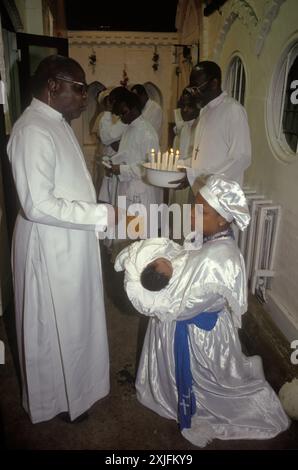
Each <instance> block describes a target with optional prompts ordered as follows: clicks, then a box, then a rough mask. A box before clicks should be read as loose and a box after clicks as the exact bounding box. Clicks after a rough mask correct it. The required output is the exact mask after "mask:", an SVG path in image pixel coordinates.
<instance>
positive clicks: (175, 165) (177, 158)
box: [173, 150, 179, 170]
mask: <svg viewBox="0 0 298 470" xmlns="http://www.w3.org/2000/svg"><path fill="white" fill-rule="evenodd" d="M177 152H178V153H177ZM177 152H176V155H175V163H174V168H173V170H177V163H178V160H179V151H178V150H177Z"/></svg>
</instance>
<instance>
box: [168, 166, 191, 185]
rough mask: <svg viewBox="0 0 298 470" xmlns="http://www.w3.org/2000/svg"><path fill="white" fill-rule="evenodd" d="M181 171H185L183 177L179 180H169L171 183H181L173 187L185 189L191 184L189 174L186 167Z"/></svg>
mask: <svg viewBox="0 0 298 470" xmlns="http://www.w3.org/2000/svg"><path fill="white" fill-rule="evenodd" d="M179 171H181V173H184V176H183V177H182V178H180V179H179V180H174V181H169V183H171V184H177V183H180V184H179V185H178V186H176V187H175V188H171V189H175V190H176V189H185V188H188V187H189V186H190V184H189V181H188V178H187V175H186V169H185V168H181V169H180V170H179Z"/></svg>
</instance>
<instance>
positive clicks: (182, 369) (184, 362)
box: [174, 311, 219, 431]
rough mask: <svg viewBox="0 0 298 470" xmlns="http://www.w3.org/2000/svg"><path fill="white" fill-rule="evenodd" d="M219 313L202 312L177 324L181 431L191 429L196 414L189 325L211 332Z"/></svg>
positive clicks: (175, 348)
mask: <svg viewBox="0 0 298 470" xmlns="http://www.w3.org/2000/svg"><path fill="white" fill-rule="evenodd" d="M218 313H219V311H218V312H202V313H199V315H197V316H196V317H193V318H190V319H189V320H181V321H177V322H176V329H175V338H174V356H175V377H176V386H177V391H178V421H179V427H180V430H181V431H182V429H184V428H190V427H191V417H192V416H193V415H194V414H195V412H196V400H195V396H194V393H193V391H192V382H193V379H192V375H191V370H190V357H189V348H188V325H190V324H191V325H196V326H197V327H198V328H201V329H202V330H205V331H211V330H213V328H214V327H215V325H216V322H217V318H218Z"/></svg>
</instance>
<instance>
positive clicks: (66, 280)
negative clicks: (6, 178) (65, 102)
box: [8, 99, 109, 423]
mask: <svg viewBox="0 0 298 470" xmlns="http://www.w3.org/2000/svg"><path fill="white" fill-rule="evenodd" d="M8 155H9V159H10V162H11V165H12V171H13V175H14V180H15V184H16V188H17V192H18V196H19V200H20V203H21V211H20V213H19V215H18V218H17V221H16V226H15V231H14V238H13V253H12V263H13V276H14V292H15V314H16V327H17V339H18V349H19V358H20V366H21V372H22V382H23V387H22V392H23V406H24V408H25V409H26V411H27V412H28V413H29V415H30V418H31V420H32V422H33V423H38V422H40V421H45V420H49V419H51V418H53V417H54V416H56V415H57V414H58V413H60V412H63V411H68V412H69V413H70V417H71V419H75V418H76V417H77V416H79V415H80V414H81V413H83V412H84V411H86V410H87V409H88V408H89V407H90V406H91V405H92V404H93V403H94V402H96V401H97V400H99V399H100V398H102V397H104V396H105V395H107V394H108V392H109V353H108V342H107V332H106V320H105V310H104V302H103V287H102V273H101V260H100V252H99V245H98V240H97V237H96V233H95V228H97V229H100V228H102V229H104V228H105V226H106V224H107V208H106V207H105V206H104V205H98V204H96V194H95V190H94V186H93V184H92V180H91V176H90V174H89V173H88V170H87V167H86V164H85V160H84V157H83V155H82V152H81V150H80V147H79V144H78V142H77V140H76V137H75V135H74V133H73V131H72V129H71V127H70V126H69V124H68V123H67V122H66V121H65V120H64V119H63V117H62V115H61V114H60V113H59V112H57V111H55V110H54V109H52V108H51V107H49V106H47V105H46V104H44V103H42V102H41V101H39V100H37V99H33V101H32V103H31V105H30V106H29V107H28V108H27V110H25V112H24V113H23V115H22V116H21V117H20V119H19V120H18V121H17V122H16V124H15V126H14V129H13V132H12V135H11V138H10V141H9V144H8Z"/></svg>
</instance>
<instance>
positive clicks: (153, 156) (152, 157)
mask: <svg viewBox="0 0 298 470" xmlns="http://www.w3.org/2000/svg"><path fill="white" fill-rule="evenodd" d="M150 161H151V168H155V167H156V165H155V150H154V149H151V154H150Z"/></svg>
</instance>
